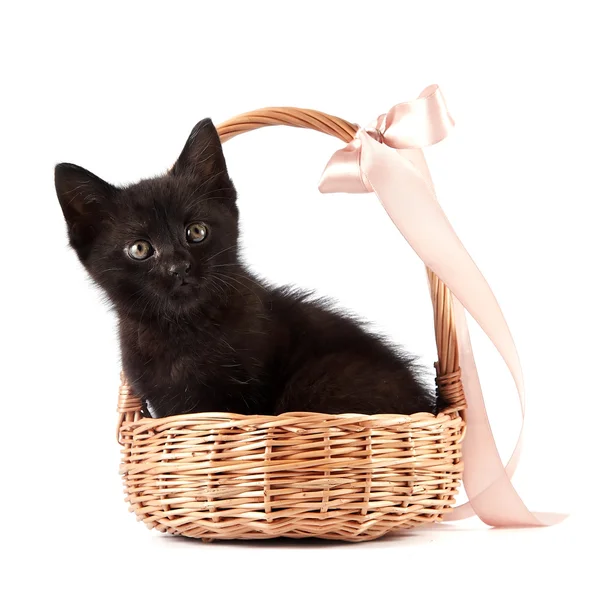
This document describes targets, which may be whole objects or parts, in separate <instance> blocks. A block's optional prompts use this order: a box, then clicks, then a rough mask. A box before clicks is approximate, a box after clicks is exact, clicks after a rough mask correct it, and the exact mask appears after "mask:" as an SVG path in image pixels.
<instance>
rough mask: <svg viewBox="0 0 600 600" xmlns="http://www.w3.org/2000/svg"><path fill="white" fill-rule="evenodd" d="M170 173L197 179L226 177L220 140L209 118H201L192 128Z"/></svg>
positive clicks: (225, 166)
mask: <svg viewBox="0 0 600 600" xmlns="http://www.w3.org/2000/svg"><path fill="white" fill-rule="evenodd" d="M171 173H172V174H173V175H191V176H193V177H196V178H197V179H199V180H207V179H214V180H217V179H220V178H221V177H223V178H225V179H227V178H228V175H227V165H226V163H225V156H223V147H222V146H221V140H220V139H219V134H218V133H217V129H216V128H215V126H214V125H213V122H212V121H211V120H210V119H202V121H200V122H199V123H198V124H197V125H196V127H194V129H192V133H190V137H189V138H188V140H187V142H186V143H185V146H184V148H183V150H182V152H181V154H180V155H179V158H178V159H177V162H176V163H175V164H174V165H173V168H172V169H171Z"/></svg>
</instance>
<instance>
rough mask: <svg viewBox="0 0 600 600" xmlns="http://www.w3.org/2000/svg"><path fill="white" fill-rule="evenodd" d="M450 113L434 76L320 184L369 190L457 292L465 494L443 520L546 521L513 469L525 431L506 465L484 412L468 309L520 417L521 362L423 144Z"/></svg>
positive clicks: (443, 127)
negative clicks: (505, 374)
mask: <svg viewBox="0 0 600 600" xmlns="http://www.w3.org/2000/svg"><path fill="white" fill-rule="evenodd" d="M453 126H454V121H453V119H452V117H451V116H450V113H449V112H448V109H447V107H446V103H445V101H444V98H443V96H442V93H441V91H440V89H439V87H438V86H437V85H431V86H429V87H427V88H426V89H425V90H423V92H422V93H421V94H420V95H419V97H418V98H417V99H415V100H412V101H410V102H403V103H401V104H397V105H395V106H394V107H392V109H391V110H390V111H388V113H387V114H385V115H380V116H379V117H378V118H377V119H376V120H375V122H374V124H373V125H371V126H370V127H369V128H368V129H359V130H358V132H357V134H356V137H355V139H354V140H352V141H351V142H350V143H349V144H347V145H346V146H345V147H344V148H342V149H340V150H337V151H336V152H335V153H334V154H333V156H332V157H331V159H330V160H329V162H328V164H327V166H326V167H325V171H324V173H323V176H322V178H321V181H320V183H319V190H320V191H321V192H323V193H333V192H346V193H366V192H375V194H376V196H377V197H378V198H379V201H380V202H381V204H382V205H383V207H384V208H385V210H386V212H387V213H388V215H389V216H390V218H391V219H392V221H393V222H394V224H395V225H396V227H397V228H398V230H399V231H400V232H401V233H402V235H403V236H404V237H405V238H406V240H407V241H408V243H409V244H410V245H411V247H412V248H413V250H414V251H415V252H416V253H417V255H418V256H419V257H420V258H421V260H422V261H423V262H424V263H425V264H426V265H427V266H428V267H429V268H430V269H431V270H432V271H433V272H434V273H435V274H436V275H437V276H438V277H439V279H440V280H441V281H443V282H444V283H445V284H446V286H447V287H448V288H449V289H450V291H451V292H452V294H453V304H454V307H455V313H456V317H455V318H456V324H457V340H458V346H459V354H460V364H461V371H462V379H463V384H464V387H465V396H466V399H467V419H468V422H469V427H468V428H467V432H466V435H465V439H464V442H463V456H464V463H465V468H464V473H463V483H464V486H465V490H466V492H467V496H468V497H469V502H468V503H466V504H464V505H462V506H459V507H457V508H456V509H455V510H454V512H453V513H451V514H450V517H449V519H448V520H453V519H460V518H465V517H468V516H471V515H473V514H474V513H475V514H477V515H478V516H479V517H480V519H482V520H483V521H484V522H485V523H487V524H489V525H493V526H515V525H520V526H527V525H550V524H553V523H556V522H559V521H560V520H562V518H564V517H562V516H559V515H549V516H548V515H547V516H542V515H540V514H539V513H531V512H530V511H529V510H528V509H527V507H526V506H525V504H524V503H523V501H522V500H521V498H520V497H519V495H518V494H517V492H516V490H515V489H514V487H513V486H512V483H511V481H510V478H511V476H512V474H513V472H514V470H515V468H516V466H517V462H518V457H519V452H520V447H521V442H522V430H521V435H520V436H519V440H518V442H517V445H516V448H515V451H514V452H513V455H512V457H511V459H510V460H509V462H508V464H507V466H506V467H504V466H503V464H502V461H501V459H500V456H499V454H498V450H497V448H496V444H495V441H494V437H493V435H492V431H491V427H490V424H489V421H488V418H487V413H486V410H485V404H484V401H483V394H482V391H481V385H480V383H479V378H478V375H477V368H476V366H475V361H474V358H473V354H472V349H471V345H470V340H469V334H468V329H467V323H466V319H465V310H466V311H467V312H469V313H470V314H471V316H472V317H473V318H474V319H475V321H476V322H477V323H478V324H479V326H480V327H481V328H482V329H483V331H484V332H485V333H486V335H487V336H488V337H489V339H490V340H491V341H492V343H493V344H494V346H495V347H496V349H497V350H498V352H499V353H500V355H501V356H502V358H503V360H504V362H505V363H506V365H507V367H508V368H509V370H510V373H511V375H512V377H513V380H514V382H515V385H516V388H517V392H518V395H519V399H520V402H521V411H522V415H523V419H524V411H525V399H524V387H523V376H522V371H521V364H520V361H519V357H518V355H517V350H516V348H515V344H514V341H513V339H512V336H511V333H510V330H509V328H508V325H507V323H506V321H505V319H504V316H503V314H502V311H501V309H500V306H499V305H498V302H497V300H496V298H495V296H494V294H493V292H492V290H491V288H490V287H489V285H488V283H487V281H486V280H485V278H484V277H483V275H482V274H481V272H480V271H479V269H478V268H477V266H476V265H475V263H474V262H473V260H472V258H471V257H470V256H469V254H468V252H467V250H466V249H465V247H464V246H463V245H462V243H461V241H460V239H459V238H458V236H457V235H456V233H455V232H454V230H453V228H452V226H451V225H450V223H449V221H448V219H447V218H446V215H445V214H444V212H443V210H442V208H441V206H440V205H439V203H438V201H437V198H436V195H435V190H434V186H433V182H432V180H431V176H430V174H429V169H428V167H427V163H426V161H425V156H424V154H423V151H422V148H423V147H426V146H430V145H433V144H436V143H438V142H439V141H441V140H443V139H444V138H445V137H446V136H447V135H448V133H449V132H450V130H451V129H452V127H453Z"/></svg>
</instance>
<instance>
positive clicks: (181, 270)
mask: <svg viewBox="0 0 600 600" xmlns="http://www.w3.org/2000/svg"><path fill="white" fill-rule="evenodd" d="M190 266H191V265H190V263H189V262H187V261H180V262H176V263H173V264H172V265H171V266H170V267H169V273H171V275H175V277H183V276H184V275H187V274H188V273H189V272H190Z"/></svg>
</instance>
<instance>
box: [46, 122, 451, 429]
mask: <svg viewBox="0 0 600 600" xmlns="http://www.w3.org/2000/svg"><path fill="white" fill-rule="evenodd" d="M55 175H56V191H57V194H58V198H59V200H60V204H61V207H62V210H63V213H64V216H65V219H66V222H67V225H68V231H69V239H70V242H71V245H72V247H73V248H74V249H75V251H76V252H77V254H78V256H79V259H80V260H81V262H82V263H83V265H84V266H85V268H86V269H87V271H88V272H89V274H90V275H91V277H92V278H93V279H94V281H95V282H96V283H97V284H98V285H99V286H100V287H101V288H102V289H103V290H104V291H105V292H106V294H107V295H108V298H109V299H110V300H111V302H112V304H113V305H114V307H115V309H116V312H117V315H118V319H119V328H120V339H121V353H122V361H123V369H124V371H125V374H126V376H127V379H128V380H129V383H130V384H131V386H132V388H133V391H134V392H135V393H136V394H137V395H139V396H140V398H142V400H143V401H145V402H146V404H147V405H149V407H150V411H151V414H152V415H153V416H155V417H164V416H168V415H174V414H182V413H195V412H205V411H219V412H234V413H242V414H279V413H282V412H287V411H314V412H326V413H332V414H337V413H344V412H353V413H366V414H373V413H400V414H410V413H415V412H422V411H424V412H437V410H436V409H437V408H441V407H436V402H435V398H434V396H433V394H432V393H431V392H429V391H428V390H427V389H426V388H425V387H424V386H423V385H422V384H421V383H420V382H419V380H418V378H417V376H416V372H415V368H414V367H413V365H412V363H411V360H410V359H408V358H407V357H405V356H403V355H402V354H401V353H400V352H399V351H398V350H397V349H395V348H392V347H390V346H388V345H386V344H385V343H384V342H383V341H382V340H380V339H378V338H377V337H376V336H374V335H372V334H371V333H368V332H367V331H366V330H365V329H363V328H362V327H361V326H360V325H359V324H358V323H357V322H356V321H355V320H353V319H351V318H350V317H348V316H345V315H343V314H341V313H339V312H336V311H334V310H332V309H331V308H330V307H329V306H327V304H326V303H325V302H323V301H321V300H315V299H312V298H310V297H309V295H308V294H305V293H299V292H296V291H292V290H290V289H286V288H279V289H273V288H270V287H268V286H266V285H265V284H264V283H262V282H260V281H259V280H258V279H257V278H256V277H254V276H253V275H252V274H251V273H250V272H249V271H247V270H246V268H245V267H244V266H242V265H241V264H240V262H239V258H238V209H237V206H236V191H235V188H234V186H233V184H232V182H231V180H230V178H229V176H228V173H227V168H226V165H225V158H224V156H223V152H222V148H221V144H220V141H219V137H218V134H217V131H216V129H215V127H214V126H213V124H212V122H211V121H210V120H209V119H205V120H204V121H201V122H200V123H198V125H196V127H195V128H194V129H193V131H192V133H191V135H190V137H189V139H188V141H187V143H186V145H185V147H184V149H183V151H182V153H181V155H180V157H179V159H178V160H177V162H176V163H175V165H174V166H173V168H172V169H171V170H170V171H169V172H168V173H167V174H166V175H163V176H160V177H157V178H155V179H148V180H143V181H140V182H139V183H136V184H134V185H131V186H128V187H124V188H117V187H113V186H112V185H110V184H108V183H106V182H105V181H102V180H101V179H99V178H98V177H96V176H95V175H93V174H92V173H90V172H89V171H86V170H85V169H82V168H81V167H77V166H75V165H71V164H64V163H63V164H60V165H57V167H56V173H55Z"/></svg>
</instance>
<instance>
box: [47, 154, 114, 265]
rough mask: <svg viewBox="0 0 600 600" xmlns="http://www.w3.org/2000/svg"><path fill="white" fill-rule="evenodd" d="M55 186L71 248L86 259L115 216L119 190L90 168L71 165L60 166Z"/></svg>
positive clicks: (63, 164) (55, 176) (57, 167)
mask: <svg viewBox="0 0 600 600" xmlns="http://www.w3.org/2000/svg"><path fill="white" fill-rule="evenodd" d="M54 184H55V186H56V195H57V196H58V200H59V202H60V206H61V208H62V211H63V215H64V216H65V221H66V222H67V226H68V229H69V238H70V241H71V245H72V246H73V248H75V250H77V252H78V254H79V256H80V258H83V257H84V256H85V254H86V252H87V250H89V247H90V246H91V244H92V243H93V241H94V239H95V237H96V235H97V233H98V231H99V230H100V228H101V225H102V223H103V222H104V221H105V220H106V219H107V218H108V217H109V215H110V214H111V212H112V210H113V208H114V198H115V192H116V191H117V190H116V188H115V187H113V186H112V185H110V184H109V183H107V182H106V181H104V180H102V179H100V177H97V176H96V175H94V174H93V173H90V172H89V171H87V170H86V169H83V168H82V167H78V166H77V165H72V164H69V163H61V164H59V165H56V167H55V169H54Z"/></svg>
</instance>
